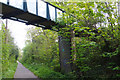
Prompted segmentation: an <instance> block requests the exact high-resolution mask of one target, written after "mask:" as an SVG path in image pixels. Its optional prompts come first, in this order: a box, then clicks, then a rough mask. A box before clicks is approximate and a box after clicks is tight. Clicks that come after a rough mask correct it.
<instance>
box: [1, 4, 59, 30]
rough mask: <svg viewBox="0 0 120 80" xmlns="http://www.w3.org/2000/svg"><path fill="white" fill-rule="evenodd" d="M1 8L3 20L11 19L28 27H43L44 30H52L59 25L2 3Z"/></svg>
mask: <svg viewBox="0 0 120 80" xmlns="http://www.w3.org/2000/svg"><path fill="white" fill-rule="evenodd" d="M0 6H1V8H2V11H1V12H0V14H2V16H1V17H2V19H11V20H15V21H19V22H23V23H26V24H27V25H35V26H37V27H42V28H44V29H51V28H52V26H55V25H57V23H56V22H54V21H52V20H48V19H46V18H43V17H41V16H38V15H35V14H32V13H30V12H28V11H24V10H21V9H18V8H15V7H13V6H10V5H7V4H4V3H0Z"/></svg>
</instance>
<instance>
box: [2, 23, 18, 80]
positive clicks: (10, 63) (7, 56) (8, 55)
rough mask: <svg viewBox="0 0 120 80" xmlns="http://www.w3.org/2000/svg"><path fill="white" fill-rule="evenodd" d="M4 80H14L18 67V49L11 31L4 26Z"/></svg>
mask: <svg viewBox="0 0 120 80" xmlns="http://www.w3.org/2000/svg"><path fill="white" fill-rule="evenodd" d="M0 32H1V34H2V78H13V76H14V73H15V70H16V67H17V63H16V60H17V56H18V53H19V50H18V47H17V46H16V45H15V44H14V39H13V38H12V36H11V34H10V31H9V29H6V27H5V25H4V24H3V25H2V29H1V30H0Z"/></svg>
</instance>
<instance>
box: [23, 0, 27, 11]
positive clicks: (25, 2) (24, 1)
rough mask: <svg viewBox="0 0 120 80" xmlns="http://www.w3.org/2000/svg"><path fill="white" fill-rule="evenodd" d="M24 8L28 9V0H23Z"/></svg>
mask: <svg viewBox="0 0 120 80" xmlns="http://www.w3.org/2000/svg"><path fill="white" fill-rule="evenodd" d="M23 10H24V11H27V1H26V0H23Z"/></svg>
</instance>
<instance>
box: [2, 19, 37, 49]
mask: <svg viewBox="0 0 120 80" xmlns="http://www.w3.org/2000/svg"><path fill="white" fill-rule="evenodd" d="M5 21H6V20H3V22H4V24H5ZM31 27H35V26H32V25H26V24H24V23H21V22H18V21H12V20H8V28H9V29H10V32H11V35H12V37H13V38H14V42H15V43H16V44H17V45H18V47H19V48H20V49H22V48H23V47H25V41H26V39H27V37H26V34H27V29H28V28H31Z"/></svg>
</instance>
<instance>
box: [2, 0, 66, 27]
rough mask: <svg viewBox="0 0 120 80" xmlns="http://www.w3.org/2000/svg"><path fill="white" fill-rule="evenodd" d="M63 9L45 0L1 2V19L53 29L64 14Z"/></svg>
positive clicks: (8, 0)
mask: <svg viewBox="0 0 120 80" xmlns="http://www.w3.org/2000/svg"><path fill="white" fill-rule="evenodd" d="M64 12H65V11H63V10H62V9H60V8H58V7H56V6H54V5H52V4H50V3H48V2H46V1H43V0H0V17H2V19H11V20H14V21H19V22H22V23H26V24H27V25H34V26H37V27H42V28H44V29H52V26H55V25H58V23H57V19H58V18H59V17H61V15H62V13H64Z"/></svg>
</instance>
